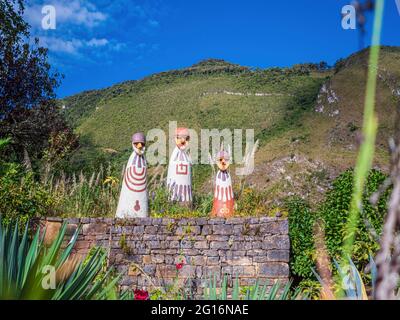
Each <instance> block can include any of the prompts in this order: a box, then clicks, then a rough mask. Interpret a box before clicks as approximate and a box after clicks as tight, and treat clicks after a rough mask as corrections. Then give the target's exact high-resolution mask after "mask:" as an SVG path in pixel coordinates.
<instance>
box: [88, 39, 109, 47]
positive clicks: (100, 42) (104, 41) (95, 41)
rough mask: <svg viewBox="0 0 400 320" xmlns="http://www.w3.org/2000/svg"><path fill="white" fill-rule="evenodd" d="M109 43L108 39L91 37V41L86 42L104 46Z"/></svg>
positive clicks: (91, 44) (90, 45)
mask: <svg viewBox="0 0 400 320" xmlns="http://www.w3.org/2000/svg"><path fill="white" fill-rule="evenodd" d="M107 44H108V40H107V39H104V38H103V39H96V38H93V39H90V40H89V41H87V42H86V45H87V46H89V47H103V46H105V45H107Z"/></svg>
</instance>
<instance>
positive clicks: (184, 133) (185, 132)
mask: <svg viewBox="0 0 400 320" xmlns="http://www.w3.org/2000/svg"><path fill="white" fill-rule="evenodd" d="M175 135H176V136H177V137H178V138H181V137H182V138H186V137H189V136H190V133H189V129H188V128H177V129H176V130H175Z"/></svg>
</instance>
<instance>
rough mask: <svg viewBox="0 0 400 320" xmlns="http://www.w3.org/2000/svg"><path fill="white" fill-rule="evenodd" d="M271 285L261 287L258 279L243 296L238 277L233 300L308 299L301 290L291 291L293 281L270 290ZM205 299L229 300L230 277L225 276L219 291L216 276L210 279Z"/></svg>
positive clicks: (274, 286)
mask: <svg viewBox="0 0 400 320" xmlns="http://www.w3.org/2000/svg"><path fill="white" fill-rule="evenodd" d="M269 285H270V283H269V282H268V281H265V283H264V285H260V282H259V280H258V279H257V281H256V283H255V284H254V285H253V286H251V287H249V288H247V289H246V292H245V294H244V296H243V295H241V292H240V291H241V290H240V286H239V279H238V277H236V278H235V279H234V280H233V288H232V295H231V300H241V299H244V300H297V299H306V298H307V297H305V296H302V293H301V290H300V289H299V288H298V289H296V290H294V291H293V292H292V291H291V286H292V281H289V282H287V283H286V284H285V285H283V284H282V283H280V282H279V281H277V282H275V283H273V284H272V286H271V287H270V288H269ZM218 291H219V292H218ZM203 297H204V300H228V276H227V275H225V276H224V278H223V280H222V283H221V289H220V290H218V289H217V279H216V275H214V277H213V279H208V285H207V287H206V288H205V289H204V294H203Z"/></svg>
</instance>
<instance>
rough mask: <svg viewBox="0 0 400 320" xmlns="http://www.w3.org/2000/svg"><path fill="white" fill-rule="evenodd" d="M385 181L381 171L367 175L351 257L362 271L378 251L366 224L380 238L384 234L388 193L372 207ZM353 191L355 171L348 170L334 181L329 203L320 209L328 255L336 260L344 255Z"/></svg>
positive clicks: (327, 198) (325, 203) (328, 198)
mask: <svg viewBox="0 0 400 320" xmlns="http://www.w3.org/2000/svg"><path fill="white" fill-rule="evenodd" d="M386 178H387V177H386V176H385V175H384V174H383V173H382V172H380V171H378V170H371V171H370V173H369V176H368V180H367V184H366V188H365V192H364V196H363V210H362V215H361V217H360V220H359V224H358V228H357V233H356V238H355V242H354V247H353V256H352V259H353V261H354V263H355V264H356V265H357V267H359V268H360V269H361V268H362V267H363V266H365V265H366V264H367V263H368V262H369V257H370V255H371V254H372V255H373V254H374V253H375V252H376V251H377V250H378V249H379V245H378V243H377V241H376V239H374V238H373V237H372V235H371V232H370V230H369V229H368V227H367V224H368V223H369V224H371V226H372V227H373V228H374V229H375V231H376V233H377V234H378V235H379V234H380V233H381V231H382V225H383V219H384V215H385V213H386V210H387V208H386V206H387V200H388V197H389V190H388V191H387V192H386V193H385V194H384V195H383V196H382V197H381V198H380V200H379V202H378V204H377V206H372V205H371V203H370V198H371V196H372V194H373V193H374V192H376V191H377V190H378V189H379V186H380V185H382V183H383V182H384V181H385V179H386ZM352 191H353V170H347V171H345V172H344V173H343V174H341V175H340V176H339V177H338V178H337V179H336V180H335V181H334V182H333V188H332V190H330V191H329V192H328V194H327V197H326V200H325V202H324V203H323V204H322V206H321V208H320V210H319V215H320V216H321V217H322V219H323V221H324V224H325V239H326V245H327V248H328V251H329V254H330V255H331V257H333V258H335V259H337V260H339V259H340V257H341V254H342V250H341V249H342V244H343V238H344V236H345V227H346V223H347V218H348V214H349V209H350V202H351V196H352ZM366 222H367V223H366Z"/></svg>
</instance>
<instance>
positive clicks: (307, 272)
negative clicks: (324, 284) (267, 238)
mask: <svg viewBox="0 0 400 320" xmlns="http://www.w3.org/2000/svg"><path fill="white" fill-rule="evenodd" d="M286 208H287V210H288V212H289V236H290V243H291V250H292V252H291V260H290V268H291V271H292V274H293V275H295V276H300V277H303V278H311V277H312V276H313V273H312V269H311V268H312V267H313V266H314V261H313V260H314V259H313V255H314V252H315V249H314V238H313V226H314V222H315V219H316V214H315V213H313V212H312V211H311V209H310V207H309V206H308V204H307V203H306V202H305V201H304V200H303V199H301V198H297V197H296V198H291V199H289V200H288V201H287V202H286Z"/></svg>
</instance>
